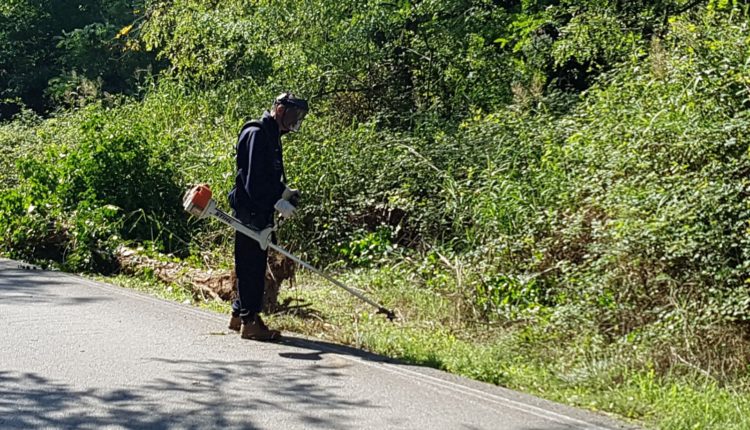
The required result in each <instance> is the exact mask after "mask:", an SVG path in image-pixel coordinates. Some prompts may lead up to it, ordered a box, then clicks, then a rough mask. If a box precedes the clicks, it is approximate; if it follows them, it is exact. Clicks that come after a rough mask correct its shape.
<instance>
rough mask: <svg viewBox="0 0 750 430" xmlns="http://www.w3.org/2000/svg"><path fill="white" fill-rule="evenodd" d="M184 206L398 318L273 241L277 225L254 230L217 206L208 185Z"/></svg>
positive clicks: (190, 194) (190, 196)
mask: <svg viewBox="0 0 750 430" xmlns="http://www.w3.org/2000/svg"><path fill="white" fill-rule="evenodd" d="M183 207H184V208H185V210H186V211H188V212H189V213H190V214H191V215H193V216H195V217H196V218H198V219H201V218H206V217H213V218H216V219H217V220H219V221H221V222H222V223H224V224H226V225H228V226H230V227H232V228H233V229H235V230H237V231H239V232H240V233H242V234H244V235H246V236H248V237H249V238H251V239H253V240H254V241H256V242H258V244H260V247H261V249H264V250H265V249H267V248H271V249H273V250H275V251H276V252H279V253H281V254H283V255H284V256H286V257H288V258H290V259H292V261H294V262H296V263H298V264H299V265H301V266H302V267H304V268H305V269H307V270H310V271H311V272H314V273H317V274H318V275H320V276H322V277H323V278H325V279H327V280H328V281H330V282H331V283H333V284H334V285H336V286H337V287H340V288H343V289H344V290H346V291H347V292H349V293H350V294H352V295H353V296H355V297H356V298H358V299H360V300H362V301H363V302H365V303H367V304H369V305H371V306H374V307H376V308H377V309H378V311H377V313H379V314H383V315H385V316H386V317H387V318H388V319H389V320H391V321H393V320H394V319H395V318H396V314H395V313H394V312H393V311H392V310H389V309H386V308H384V307H383V306H381V305H379V304H377V303H376V302H374V301H372V300H370V299H369V298H367V297H366V296H365V295H364V294H362V293H360V292H359V291H357V290H355V289H352V288H350V287H347V286H346V285H344V284H342V283H341V282H339V281H337V280H336V279H334V278H333V277H331V276H329V275H328V274H326V273H325V272H323V271H322V270H319V269H316V268H315V267H313V266H312V265H310V264H308V263H306V262H304V261H302V260H301V259H299V258H298V257H296V256H295V255H293V254H292V253H291V252H289V251H287V250H286V249H284V248H282V247H280V246H278V245H276V244H274V243H272V242H271V240H270V238H271V233H273V232H274V231H275V230H276V227H268V228H266V229H264V230H260V231H258V230H254V229H252V228H250V227H248V226H246V225H245V224H243V223H242V222H241V221H240V220H238V219H237V218H235V217H233V216H231V215H229V214H227V213H226V212H224V211H222V210H221V209H218V208H217V207H216V201H215V200H214V199H213V198H212V193H211V189H210V188H209V187H208V186H207V185H197V186H195V187H193V188H191V189H190V190H189V191H188V192H187V194H186V195H185V200H184V201H183Z"/></svg>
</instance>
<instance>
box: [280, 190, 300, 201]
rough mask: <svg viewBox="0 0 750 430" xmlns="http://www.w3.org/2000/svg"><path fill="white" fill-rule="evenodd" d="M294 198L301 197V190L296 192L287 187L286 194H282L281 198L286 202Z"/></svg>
mask: <svg viewBox="0 0 750 430" xmlns="http://www.w3.org/2000/svg"><path fill="white" fill-rule="evenodd" d="M292 197H297V198H299V197H300V194H299V190H295V189H294V188H289V187H286V189H284V192H283V193H281V198H282V199H284V200H290V199H291V198H292Z"/></svg>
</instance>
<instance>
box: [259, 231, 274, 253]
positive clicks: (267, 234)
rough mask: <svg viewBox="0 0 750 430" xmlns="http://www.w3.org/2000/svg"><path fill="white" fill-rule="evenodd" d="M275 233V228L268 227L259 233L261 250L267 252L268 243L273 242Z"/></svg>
mask: <svg viewBox="0 0 750 430" xmlns="http://www.w3.org/2000/svg"><path fill="white" fill-rule="evenodd" d="M273 231H274V228H273V227H266V228H264V229H263V230H261V231H259V232H258V244H259V245H260V249H262V250H264V251H265V250H266V248H268V242H270V241H271V235H272V234H273Z"/></svg>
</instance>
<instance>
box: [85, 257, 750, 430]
mask: <svg viewBox="0 0 750 430" xmlns="http://www.w3.org/2000/svg"><path fill="white" fill-rule="evenodd" d="M97 279H99V280H101V281H106V282H111V283H114V284H117V285H120V286H123V287H127V288H133V289H136V290H139V291H143V292H145V293H148V294H151V295H154V296H156V297H160V298H163V299H167V300H174V301H178V302H182V303H191V304H193V305H196V306H199V307H201V308H205V309H209V310H212V311H215V312H219V313H224V314H228V313H229V303H219V302H215V301H211V300H195V299H194V298H193V295H192V294H191V293H190V291H188V290H187V289H185V288H181V287H180V286H178V285H164V284H161V283H159V282H158V281H155V280H153V279H149V278H148V277H146V278H142V279H135V278H128V277H124V276H117V277H109V278H104V277H98V278H97ZM340 279H341V280H342V281H344V282H346V283H347V284H349V285H352V286H355V287H358V288H361V289H364V290H365V291H366V293H367V294H368V295H369V296H371V297H373V298H377V299H378V300H382V302H383V303H384V304H385V305H386V307H389V306H391V307H393V308H395V309H396V311H397V313H398V316H399V318H398V320H397V321H395V322H388V321H387V320H386V319H385V318H384V317H383V316H381V315H375V314H374V313H373V312H372V311H373V310H372V309H371V308H370V307H369V306H368V305H366V304H364V303H362V302H360V301H358V300H357V299H356V298H354V297H352V296H351V295H349V294H348V293H346V292H345V291H343V290H341V289H338V288H336V287H333V286H330V285H328V284H325V283H323V282H322V281H321V280H320V279H319V278H314V277H312V276H310V275H307V274H301V276H299V279H298V281H297V283H296V285H295V287H294V288H282V293H281V297H280V299H281V300H284V299H290V300H292V303H293V304H296V305H302V306H301V307H298V308H296V309H290V310H289V311H287V312H283V313H280V314H276V315H271V316H269V317H268V318H267V321H268V322H269V324H270V325H272V326H274V327H277V328H280V329H282V330H285V331H291V332H296V333H300V334H304V335H308V336H313V337H317V338H320V339H325V340H327V341H332V342H337V343H341V344H345V345H350V346H354V347H357V348H362V349H365V350H368V351H371V352H374V353H378V354H383V355H386V356H389V357H393V358H397V359H400V360H402V361H404V362H407V363H411V364H417V365H424V366H430V367H434V368H437V369H442V370H445V371H447V372H450V373H454V374H459V375H463V376H465V377H468V378H472V379H476V380H480V381H485V382H488V383H493V384H497V385H502V386H505V387H508V388H511V389H516V390H519V391H524V392H529V393H532V394H534V395H538V396H540V397H543V398H546V399H550V400H553V401H558V402H561V403H565V404H569V405H572V406H577V407H582V408H585V409H589V410H592V411H597V412H602V413H607V414H611V415H614V416H615V417H619V418H620V419H624V420H627V421H630V422H632V423H636V424H637V425H641V426H644V427H646V428H658V429H665V430H686V429H717V430H718V429H722V430H741V429H750V390H748V389H747V387H750V378H748V379H747V380H745V381H739V382H736V383H734V385H733V386H731V387H729V386H722V385H720V384H719V383H718V382H716V381H714V380H710V379H708V378H706V377H704V376H702V375H700V374H689V373H688V374H685V373H683V374H680V375H677V374H675V375H661V376H660V375H657V374H656V372H654V371H653V370H652V369H648V368H634V366H633V365H632V362H631V361H629V359H628V356H627V354H625V353H623V350H622V349H612V348H609V349H608V348H606V347H604V346H602V345H601V343H600V342H599V341H597V340H596V339H590V338H587V335H586V334H585V333H581V334H580V338H577V339H576V338H567V339H566V338H565V336H569V335H568V334H566V335H565V336H563V335H561V334H560V333H555V332H554V331H552V330H551V329H550V327H549V326H548V325H547V323H546V322H545V321H544V318H543V317H540V318H538V319H536V320H534V319H529V320H527V321H525V322H522V323H516V324H506V325H489V324H481V323H478V322H473V323H472V322H467V321H462V320H461V319H460V318H459V317H458V316H457V314H456V312H455V310H456V309H455V307H456V304H455V301H454V300H452V299H451V298H450V296H449V295H446V294H444V293H438V292H434V291H429V290H425V289H424V288H421V287H420V286H419V285H418V284H417V283H415V282H409V278H408V274H406V273H405V272H404V271H399V270H393V269H381V270H360V271H350V272H346V273H344V274H341V275H340ZM620 348H621V347H620ZM627 348H630V349H637V348H645V346H641V345H628V346H627Z"/></svg>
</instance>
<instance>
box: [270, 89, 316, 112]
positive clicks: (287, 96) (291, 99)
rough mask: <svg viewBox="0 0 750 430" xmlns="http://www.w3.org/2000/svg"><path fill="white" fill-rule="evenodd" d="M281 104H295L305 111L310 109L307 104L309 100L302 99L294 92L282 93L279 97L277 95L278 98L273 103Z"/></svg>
mask: <svg viewBox="0 0 750 430" xmlns="http://www.w3.org/2000/svg"><path fill="white" fill-rule="evenodd" d="M279 104H282V105H284V106H294V107H296V108H297V109H300V110H303V111H305V112H307V111H308V110H310V108H309V106H308V104H307V100H305V99H301V98H299V97H297V96H295V95H294V94H292V93H282V94H280V95H279V96H278V97H276V100H274V101H273V105H274V106H276V105H279Z"/></svg>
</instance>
